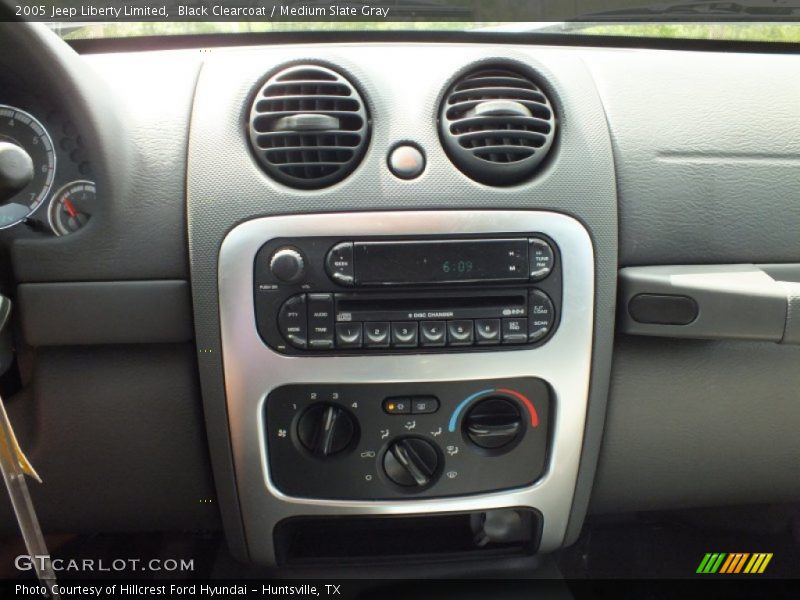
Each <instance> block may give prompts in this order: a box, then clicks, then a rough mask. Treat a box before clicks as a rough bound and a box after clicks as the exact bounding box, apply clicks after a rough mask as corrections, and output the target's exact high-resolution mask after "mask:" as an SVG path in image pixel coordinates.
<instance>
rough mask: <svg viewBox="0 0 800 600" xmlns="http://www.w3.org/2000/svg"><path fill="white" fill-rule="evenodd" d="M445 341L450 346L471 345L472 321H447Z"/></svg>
mask: <svg viewBox="0 0 800 600" xmlns="http://www.w3.org/2000/svg"><path fill="white" fill-rule="evenodd" d="M447 341H448V344H449V345H450V346H469V345H470V344H472V321H466V320H465V321H448V322H447Z"/></svg>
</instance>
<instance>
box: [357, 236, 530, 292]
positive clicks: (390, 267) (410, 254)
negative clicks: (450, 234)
mask: <svg viewBox="0 0 800 600" xmlns="http://www.w3.org/2000/svg"><path fill="white" fill-rule="evenodd" d="M354 250H355V252H354V258H355V261H354V262H355V279H356V283H357V284H359V285H391V284H413V283H417V284H424V283H443V282H464V283H467V282H473V281H519V280H524V279H527V277H528V267H527V265H528V241H527V240H526V239H491V240H480V239H475V240H463V239H462V240H435V241H396V242H356V243H355V246H354Z"/></svg>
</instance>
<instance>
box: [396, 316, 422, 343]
mask: <svg viewBox="0 0 800 600" xmlns="http://www.w3.org/2000/svg"><path fill="white" fill-rule="evenodd" d="M417 329H418V324H417V322H416V321H401V322H399V323H392V346H394V347H395V348H415V347H416V346H417Z"/></svg>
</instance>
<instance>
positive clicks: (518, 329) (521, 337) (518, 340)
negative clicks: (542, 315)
mask: <svg viewBox="0 0 800 600" xmlns="http://www.w3.org/2000/svg"><path fill="white" fill-rule="evenodd" d="M526 341H528V319H503V343H504V344H524V343H525V342H526Z"/></svg>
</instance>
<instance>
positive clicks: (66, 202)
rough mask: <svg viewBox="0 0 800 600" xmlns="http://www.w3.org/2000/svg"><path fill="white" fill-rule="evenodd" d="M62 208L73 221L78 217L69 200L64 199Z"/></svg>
mask: <svg viewBox="0 0 800 600" xmlns="http://www.w3.org/2000/svg"><path fill="white" fill-rule="evenodd" d="M64 208H66V209H67V213H68V214H69V216H70V217H72V218H73V219H74V218H75V217H77V216H78V211H77V210H75V207H74V206H73V205H72V202H70V199H69V198H64Z"/></svg>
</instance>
